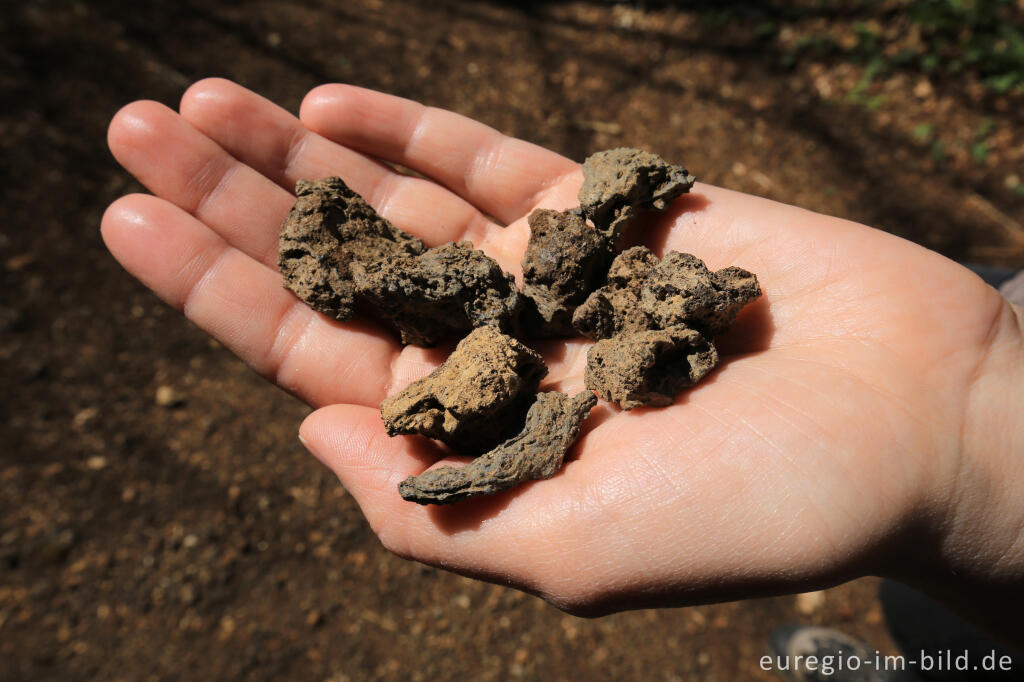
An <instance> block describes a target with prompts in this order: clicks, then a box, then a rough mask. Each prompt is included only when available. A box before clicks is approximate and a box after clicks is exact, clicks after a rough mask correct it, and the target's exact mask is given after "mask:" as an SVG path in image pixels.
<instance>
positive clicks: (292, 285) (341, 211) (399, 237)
mask: <svg viewBox="0 0 1024 682" xmlns="http://www.w3.org/2000/svg"><path fill="white" fill-rule="evenodd" d="M295 194H296V195H297V200H296V202H295V206H294V207H293V208H292V210H291V211H290V212H289V213H288V215H287V216H286V217H285V219H284V224H283V225H282V226H281V240H280V248H279V252H278V267H279V268H280V270H281V274H282V275H283V276H284V283H285V286H286V287H288V288H289V289H291V290H292V291H293V292H295V295H296V296H298V297H299V298H301V299H302V300H303V301H305V302H306V303H307V304H309V306H310V307H311V308H313V309H314V310H318V311H320V312H321V313H324V314H325V315H329V316H331V317H333V318H336V319H338V320H347V319H349V318H350V317H352V315H353V313H354V311H355V288H354V286H353V284H352V278H351V272H350V267H351V264H352V263H353V262H357V261H368V262H374V261H377V260H379V259H381V258H383V257H384V256H387V255H397V254H405V255H414V254H418V253H422V252H423V251H424V250H425V247H424V246H423V242H421V241H420V240H419V239H417V238H416V237H413V236H412V235H409V234H406V233H405V232H403V231H402V230H399V229H398V228H397V227H395V226H394V225H392V224H391V223H390V222H388V221H387V220H385V219H384V218H382V217H380V216H379V215H377V212H376V211H374V210H373V208H372V207H371V206H370V205H369V204H367V203H366V202H365V201H364V200H363V198H362V197H361V196H359V195H358V194H356V193H355V192H353V191H352V190H351V189H349V188H348V187H347V186H346V185H345V183H344V182H343V181H342V180H341V178H337V177H329V178H323V179H321V180H315V181H311V180H300V181H299V182H298V183H296V185H295Z"/></svg>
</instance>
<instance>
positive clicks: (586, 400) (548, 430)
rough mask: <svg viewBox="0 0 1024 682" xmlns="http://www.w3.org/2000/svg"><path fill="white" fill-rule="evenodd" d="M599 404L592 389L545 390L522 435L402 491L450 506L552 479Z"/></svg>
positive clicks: (414, 480)
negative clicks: (570, 393) (574, 391)
mask: <svg viewBox="0 0 1024 682" xmlns="http://www.w3.org/2000/svg"><path fill="white" fill-rule="evenodd" d="M596 403H597V399H596V398H595V397H594V394H593V393H591V392H590V391H583V392H581V393H578V394H576V396H574V397H572V398H570V397H569V396H568V395H566V394H565V393H558V392H552V393H540V394H538V395H537V399H536V401H535V402H534V403H533V405H531V406H530V411H529V412H528V413H527V415H526V425H525V426H524V427H523V430H522V431H521V432H520V433H519V434H518V435H516V436H514V437H512V438H510V439H508V440H507V441H505V442H504V443H502V444H501V445H499V446H497V447H496V448H494V449H493V450H491V451H490V452H488V453H486V454H484V455H481V456H479V457H477V458H476V459H474V460H473V461H472V462H470V463H468V464H466V465H465V466H461V467H450V466H446V467H440V468H438V469H431V470H430V471H426V472H424V473H422V474H420V475H419V476H410V477H409V478H407V479H405V480H404V481H402V482H401V483H400V484H399V485H398V492H399V494H401V496H402V497H403V498H405V499H406V500H410V501H412V502H418V503H419V504H447V503H450V502H457V501H459V500H464V499H466V498H468V497H475V496H477V495H489V494H491V493H496V492H499V491H501V490H507V489H509V488H512V487H514V486H516V485H518V484H519V483H521V482H523V481H530V480H537V479H542V478H551V477H552V476H554V475H555V473H556V472H557V471H558V470H559V469H560V468H561V467H562V460H563V459H564V458H565V453H566V451H567V450H568V449H569V446H571V445H572V443H573V441H575V440H576V436H577V435H578V434H579V431H580V426H581V425H582V424H583V420H585V419H586V418H587V415H589V414H590V410H591V409H592V408H593V407H594V405H595V404H596Z"/></svg>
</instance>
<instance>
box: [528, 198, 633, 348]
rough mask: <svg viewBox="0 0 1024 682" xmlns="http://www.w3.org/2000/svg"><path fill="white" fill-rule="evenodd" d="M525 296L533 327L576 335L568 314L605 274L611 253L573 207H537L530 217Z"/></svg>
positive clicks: (550, 333)
mask: <svg viewBox="0 0 1024 682" xmlns="http://www.w3.org/2000/svg"><path fill="white" fill-rule="evenodd" d="M528 222H529V224H530V242H529V244H528V245H527V247H526V254H525V255H524V256H523V263H522V265H523V295H524V296H526V298H527V299H529V300H530V302H531V303H532V304H533V305H532V308H531V310H530V312H531V315H530V318H529V319H528V322H529V326H530V328H531V331H533V332H535V333H537V334H538V335H541V336H571V335H573V334H574V329H573V326H572V314H573V312H574V311H575V310H576V306H578V305H579V304H580V303H583V301H584V300H586V298H587V296H588V295H590V292H592V291H593V290H594V289H596V288H597V287H598V286H599V285H600V284H601V282H602V280H603V279H604V277H605V273H606V272H607V270H608V265H609V264H610V263H611V261H612V257H613V256H614V250H613V249H612V246H611V243H610V242H609V240H608V239H607V238H606V237H605V236H604V235H603V234H602V233H600V232H598V231H597V229H595V228H594V226H592V225H589V224H588V223H587V221H586V220H585V219H584V218H583V216H582V215H581V214H579V213H577V212H573V211H551V210H548V209H540V208H539V209H537V210H535V211H534V212H533V213H531V214H530V217H529V218H528Z"/></svg>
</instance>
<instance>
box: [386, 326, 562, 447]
mask: <svg viewBox="0 0 1024 682" xmlns="http://www.w3.org/2000/svg"><path fill="white" fill-rule="evenodd" d="M547 372H548V369H547V367H546V366H545V365H544V360H543V359H542V358H541V356H540V355H539V354H537V353H536V352H534V351H532V350H530V349H529V348H527V347H526V346H524V345H523V344H521V343H520V342H519V341H517V340H516V339H513V338H512V337H511V336H506V335H505V334H502V333H501V332H499V331H498V330H497V329H496V328H494V327H491V326H485V327H479V328H478V329H475V330H473V332H471V333H470V334H469V336H467V337H466V338H464V339H463V340H462V341H460V342H459V345H458V346H457V347H456V348H455V351H454V352H453V353H452V354H451V355H449V356H448V359H447V360H445V362H444V364H442V365H441V366H440V367H438V368H437V369H435V370H434V371H433V372H431V373H430V375H429V376H426V377H424V378H422V379H420V380H419V381H414V382H413V383H411V384H409V386H408V387H407V388H406V389H405V390H404V391H402V392H401V393H398V394H396V395H393V396H391V397H390V398H387V399H386V400H384V402H382V403H381V404H380V413H381V416H382V417H383V418H384V425H385V427H386V428H387V432H388V435H389V436H395V435H398V434H413V433H418V434H422V435H424V436H427V437H429V438H435V439H437V440H440V441H443V442H445V443H447V444H448V445H450V446H451V447H453V448H454V449H456V450H458V451H460V452H463V453H467V454H468V453H478V452H483V451H486V450H489V449H490V448H491V447H493V446H494V445H496V444H498V443H500V442H501V441H503V440H505V439H506V438H508V437H510V436H512V435H514V434H515V433H516V432H517V431H519V429H520V428H522V425H523V418H524V415H525V414H526V410H527V407H528V406H529V403H530V401H531V400H533V398H534V395H535V394H536V392H537V386H538V384H540V380H541V379H542V378H543V377H544V375H546V374H547Z"/></svg>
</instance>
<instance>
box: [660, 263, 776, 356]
mask: <svg viewBox="0 0 1024 682" xmlns="http://www.w3.org/2000/svg"><path fill="white" fill-rule="evenodd" d="M641 291H642V293H641V303H642V304H643V308H644V310H646V311H647V312H648V314H650V315H651V316H652V317H653V318H654V322H655V326H656V327H658V328H666V327H671V326H673V325H677V324H686V325H689V326H691V327H696V328H698V329H700V330H701V331H703V332H705V333H706V334H709V335H711V336H714V335H715V334H720V333H722V332H723V331H725V330H726V329H728V328H729V326H730V325H731V324H732V323H733V321H734V320H735V319H736V314H737V313H739V311H740V309H741V308H742V307H743V306H745V305H746V304H748V303H750V302H751V301H753V300H754V299H756V298H757V297H758V296H760V295H761V287H760V286H759V285H758V283H757V277H755V276H754V274H753V273H750V272H747V271H746V270H744V269H742V268H737V267H728V268H724V269H722V270H718V271H716V272H711V271H710V270H708V269H707V267H706V266H705V265H704V262H703V261H702V260H701V259H699V258H697V257H696V256H691V255H690V254H688V253H679V252H678V251H672V252H671V253H669V254H668V255H667V256H665V258H664V259H662V261H661V264H660V265H659V266H658V267H657V268H655V270H654V272H652V273H651V274H650V275H649V276H648V277H647V281H646V282H644V285H643V287H642V289H641Z"/></svg>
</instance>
